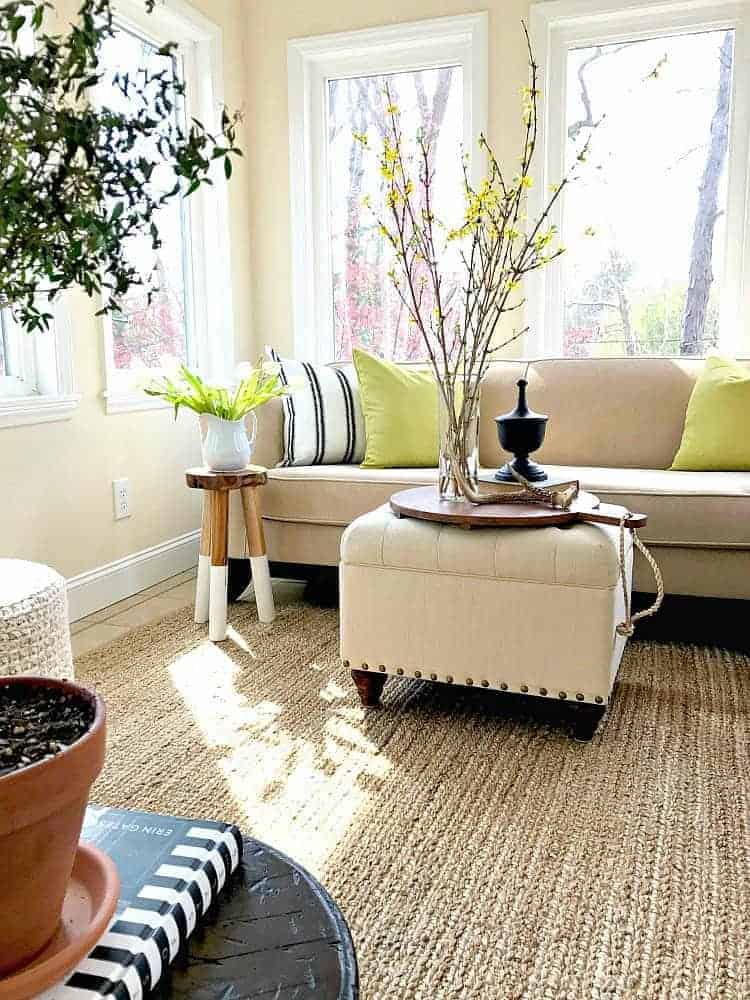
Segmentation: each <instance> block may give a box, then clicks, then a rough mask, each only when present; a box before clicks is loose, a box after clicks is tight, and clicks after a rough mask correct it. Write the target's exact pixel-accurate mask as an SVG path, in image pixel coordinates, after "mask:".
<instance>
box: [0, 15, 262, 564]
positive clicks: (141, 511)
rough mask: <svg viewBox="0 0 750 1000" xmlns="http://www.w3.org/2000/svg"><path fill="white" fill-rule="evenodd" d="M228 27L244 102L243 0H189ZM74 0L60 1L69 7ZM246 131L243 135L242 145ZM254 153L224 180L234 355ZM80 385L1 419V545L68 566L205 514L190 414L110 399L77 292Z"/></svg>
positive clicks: (149, 541) (237, 102)
mask: <svg viewBox="0 0 750 1000" xmlns="http://www.w3.org/2000/svg"><path fill="white" fill-rule="evenodd" d="M193 4H194V6H196V7H197V8H198V9H200V10H202V11H203V12H204V13H205V14H206V15H208V16H209V17H211V18H212V19H213V20H214V21H216V22H217V23H218V24H219V25H220V26H221V27H222V29H223V36H224V84H225V98H226V102H227V104H228V105H229V106H230V107H234V108H237V107H241V106H242V105H243V104H244V101H245V92H246V77H245V68H246V65H247V63H246V53H245V52H244V50H243V41H242V39H243V30H244V26H245V15H246V13H247V7H248V5H247V4H243V2H242V0H193ZM77 6H78V3H77V0H65V2H60V3H58V4H57V9H58V13H59V14H60V15H62V16H70V15H71V14H72V13H73V11H74V10H75V8H76V7H77ZM248 142H249V139H248V136H247V135H246V134H245V132H244V127H243V130H242V134H240V136H239V143H240V146H241V147H242V148H243V149H246V148H247V147H248ZM247 162H248V161H247V160H246V159H242V160H236V161H235V174H234V177H233V179H232V182H231V184H230V186H229V202H230V205H229V214H230V220H231V222H230V234H229V236H230V241H231V261H232V279H233V288H234V294H233V301H234V317H235V341H236V349H237V356H238V358H244V357H246V356H247V355H248V344H247V342H246V334H247V331H248V330H249V328H250V288H249V285H248V281H247V275H248V273H249V266H250V265H249V241H248V225H247V220H248V213H249V207H248V184H249V178H248V170H247V166H246V164H247ZM70 308H71V319H72V327H73V335H74V341H75V373H76V380H77V390H78V391H79V392H80V393H82V394H83V399H82V401H81V403H80V405H79V407H78V408H77V410H76V411H75V413H74V415H73V418H72V419H71V420H68V421H63V422H59V423H49V424H34V425H29V426H24V427H12V428H2V427H0V469H1V470H2V472H1V473H0V475H1V476H2V484H1V488H0V556H17V557H22V558H24V559H36V560H41V561H43V562H46V563H49V564H50V565H52V566H54V567H55V568H56V569H57V570H59V571H60V572H61V573H63V574H64V575H65V576H68V577H70V576H73V575H76V574H78V573H81V572H84V571H85V570H89V569H93V568H95V567H98V566H102V565H104V564H106V563H109V562H112V561H113V560H115V559H118V558H120V557H122V556H125V555H129V554H131V553H134V552H138V551H141V550H142V549H145V548H148V547H150V546H152V545H156V544H158V543H160V542H164V541H167V540H169V539H172V538H175V537H177V536H178V535H181V534H183V533H185V532H188V531H191V530H193V529H195V528H197V527H198V526H199V513H198V506H197V497H196V496H195V495H194V494H193V492H192V491H189V490H188V489H187V488H186V486H185V482H184V475H183V473H184V469H185V468H186V466H188V465H191V464H196V463H197V462H198V461H199V458H200V449H199V446H198V431H197V424H196V421H195V419H194V418H193V417H192V415H191V414H185V415H184V416H181V417H180V418H179V420H178V421H177V423H176V424H175V422H174V420H173V418H172V415H171V414H170V412H169V411H167V410H160V411H158V410H151V411H146V412H139V413H132V414H113V415H110V416H108V415H107V414H106V413H105V411H104V400H103V398H102V391H103V389H104V366H103V357H102V335H101V325H100V320H97V319H95V318H94V316H93V314H94V312H95V309H96V306H95V304H94V303H92V302H90V301H89V300H88V299H86V297H85V296H84V295H82V294H73V296H72V297H71V303H70ZM120 477H127V478H129V479H130V480H131V487H132V510H133V514H132V516H131V517H130V518H129V519H127V520H122V521H115V520H114V519H113V512H112V480H113V479H117V478H120Z"/></svg>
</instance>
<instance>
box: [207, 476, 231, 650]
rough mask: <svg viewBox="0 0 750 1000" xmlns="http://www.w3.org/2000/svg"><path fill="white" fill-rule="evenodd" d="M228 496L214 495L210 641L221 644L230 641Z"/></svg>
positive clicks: (225, 492) (212, 505) (226, 494)
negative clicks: (226, 640) (228, 621)
mask: <svg viewBox="0 0 750 1000" xmlns="http://www.w3.org/2000/svg"><path fill="white" fill-rule="evenodd" d="M228 534H229V493H228V491H226V490H221V491H217V492H215V493H212V494H211V583H210V602H209V603H210V607H209V618H208V637H209V639H211V641H212V642H221V641H222V640H223V639H226V637H227V546H228Z"/></svg>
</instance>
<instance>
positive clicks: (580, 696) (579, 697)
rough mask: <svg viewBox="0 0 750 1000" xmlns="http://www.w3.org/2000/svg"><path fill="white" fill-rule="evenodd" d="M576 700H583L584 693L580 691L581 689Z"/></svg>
mask: <svg viewBox="0 0 750 1000" xmlns="http://www.w3.org/2000/svg"><path fill="white" fill-rule="evenodd" d="M576 701H583V695H582V694H581V692H580V691H579V692H578V694H577V695H576Z"/></svg>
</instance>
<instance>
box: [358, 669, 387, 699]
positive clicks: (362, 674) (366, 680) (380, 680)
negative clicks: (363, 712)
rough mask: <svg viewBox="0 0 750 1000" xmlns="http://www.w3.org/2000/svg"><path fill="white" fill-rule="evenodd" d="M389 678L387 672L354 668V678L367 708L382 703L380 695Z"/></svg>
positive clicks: (360, 696)
mask: <svg viewBox="0 0 750 1000" xmlns="http://www.w3.org/2000/svg"><path fill="white" fill-rule="evenodd" d="M387 679H388V675H387V674H371V673H370V672H369V671H367V670H352V680H353V681H354V683H355V684H356V685H357V691H358V692H359V700H360V701H361V702H362V704H363V705H364V706H365V707H366V708H374V707H375V706H376V705H379V704H380V695H381V692H382V690H383V688H384V687H385V682H386V680H387Z"/></svg>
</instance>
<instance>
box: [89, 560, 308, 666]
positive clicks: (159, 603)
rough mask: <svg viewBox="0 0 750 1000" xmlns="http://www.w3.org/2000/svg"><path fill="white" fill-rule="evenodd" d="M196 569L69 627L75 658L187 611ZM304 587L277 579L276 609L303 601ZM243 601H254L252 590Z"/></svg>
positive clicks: (192, 591) (193, 588) (293, 582)
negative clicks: (143, 627) (168, 616)
mask: <svg viewBox="0 0 750 1000" xmlns="http://www.w3.org/2000/svg"><path fill="white" fill-rule="evenodd" d="M195 575H196V571H195V569H189V570H186V571H185V572H184V573H179V574H178V575H177V576H173V577H170V578H169V579H168V580H162V582H161V583H157V584H155V585H154V586H153V587H149V588H148V589H147V590H142V591H141V592H140V593H139V594H135V595H134V596H133V597H128V598H126V599H125V600H124V601H119V602H118V603H117V604H112V605H111V606H110V607H108V608H103V609H102V610H101V611H96V612H95V613H94V614H93V615H88V617H86V618H81V619H80V621H77V622H74V623H73V624H72V625H71V626H70V632H71V636H72V640H73V656H74V657H76V656H81V655H82V654H83V653H90V652H91V650H92V649H98V647H99V646H103V645H104V644H105V643H106V642H109V641H110V640H111V639H117V638H119V637H120V636H121V635H125V633H126V632H130V630H131V629H134V628H137V627H138V626H139V625H147V624H148V623H149V622H152V621H156V620H157V619H159V618H161V617H162V616H163V615H166V614H169V612H170V611H175V610H176V609H177V608H184V607H185V606H186V605H188V604H192V603H193V601H194V600H195ZM304 589H305V585H304V584H303V583H300V582H299V581H296V580H280V579H274V581H273V593H274V599H275V601H276V607H277V608H279V607H282V606H283V605H284V604H289V603H292V602H293V601H297V600H300V598H301V597H302V595H303V593H304ZM243 600H251V601H252V600H254V596H253V590H252V586H251V587H250V589H249V590H248V591H247V593H246V595H245V597H244V598H243Z"/></svg>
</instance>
